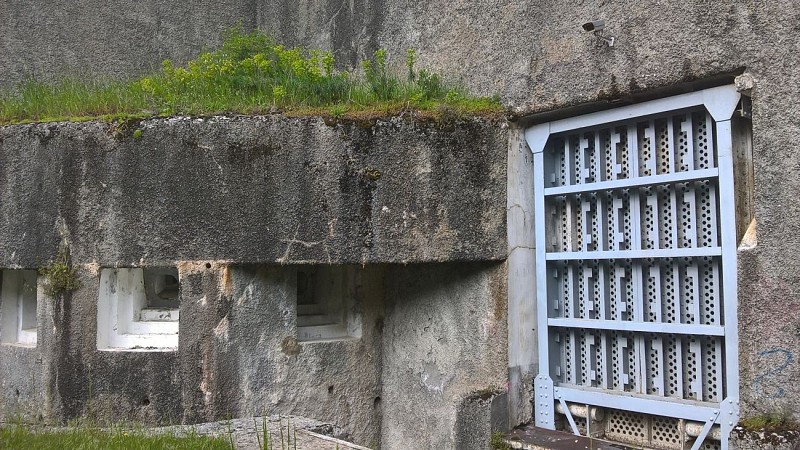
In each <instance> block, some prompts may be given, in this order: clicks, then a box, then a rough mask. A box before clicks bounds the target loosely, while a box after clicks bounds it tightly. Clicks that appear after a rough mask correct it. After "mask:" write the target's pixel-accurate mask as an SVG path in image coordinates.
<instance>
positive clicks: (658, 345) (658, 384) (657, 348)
mask: <svg viewBox="0 0 800 450" xmlns="http://www.w3.org/2000/svg"><path fill="white" fill-rule="evenodd" d="M651 345H652V346H653V351H654V352H655V354H656V362H657V365H658V372H656V374H655V381H654V382H655V389H656V392H657V393H658V395H660V396H662V397H663V396H664V395H665V392H666V389H665V388H664V380H665V377H664V373H665V372H666V366H665V365H664V363H665V358H664V340H663V339H662V338H661V337H660V336H656V337H654V338H653V341H652V343H651Z"/></svg>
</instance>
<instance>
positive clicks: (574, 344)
mask: <svg viewBox="0 0 800 450" xmlns="http://www.w3.org/2000/svg"><path fill="white" fill-rule="evenodd" d="M569 343H570V345H569V347H570V352H569V355H567V357H568V358H569V363H570V364H569V365H570V367H571V368H572V370H570V373H569V382H570V383H571V384H578V347H579V345H578V339H577V336H576V335H575V332H574V331H572V330H570V331H569Z"/></svg>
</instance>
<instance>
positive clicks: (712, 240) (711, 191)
mask: <svg viewBox="0 0 800 450" xmlns="http://www.w3.org/2000/svg"><path fill="white" fill-rule="evenodd" d="M707 205H708V212H707V213H708V221H709V224H708V228H709V229H710V231H711V232H710V236H709V245H710V246H711V247H716V246H718V245H719V235H718V234H717V224H718V223H722V224H724V223H726V221H724V220H719V217H718V216H717V188H716V186H714V184H711V183H709V186H708V203H707Z"/></svg>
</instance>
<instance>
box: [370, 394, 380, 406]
mask: <svg viewBox="0 0 800 450" xmlns="http://www.w3.org/2000/svg"><path fill="white" fill-rule="evenodd" d="M372 406H373V407H374V408H377V407H379V406H381V397H380V395H379V396H377V397H375V401H373V402H372Z"/></svg>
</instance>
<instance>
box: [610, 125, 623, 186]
mask: <svg viewBox="0 0 800 450" xmlns="http://www.w3.org/2000/svg"><path fill="white" fill-rule="evenodd" d="M610 133H611V135H610V136H609V140H610V142H609V145H610V146H611V149H610V151H609V154H610V155H611V173H610V174H609V176H610V177H611V178H610V179H612V180H617V179H619V178H620V177H619V175H621V174H622V166H621V165H620V163H619V160H618V158H617V148H618V147H619V144H620V142H622V136H620V134H619V133H617V130H616V129H613V128H612V129H611V131H610Z"/></svg>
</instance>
